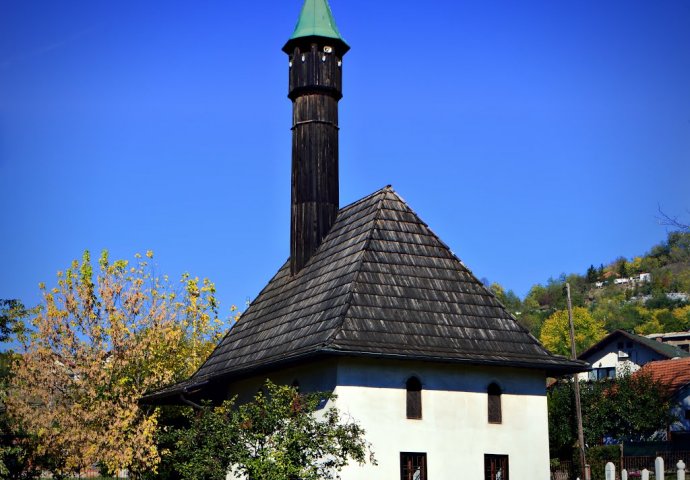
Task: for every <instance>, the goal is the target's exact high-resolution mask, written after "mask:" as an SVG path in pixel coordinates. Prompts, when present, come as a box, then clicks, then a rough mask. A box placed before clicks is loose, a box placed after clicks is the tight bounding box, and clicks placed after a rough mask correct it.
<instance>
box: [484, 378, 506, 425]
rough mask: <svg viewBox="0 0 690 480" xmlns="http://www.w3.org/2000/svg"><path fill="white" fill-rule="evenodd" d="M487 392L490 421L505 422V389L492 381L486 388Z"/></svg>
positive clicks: (495, 422)
mask: <svg viewBox="0 0 690 480" xmlns="http://www.w3.org/2000/svg"><path fill="white" fill-rule="evenodd" d="M486 394H487V400H488V401H487V403H488V408H487V418H488V421H489V423H494V424H500V423H503V405H502V401H501V396H502V395H503V390H502V389H501V387H500V386H499V385H498V384H497V383H495V382H494V383H491V384H489V386H488V387H487V388H486Z"/></svg>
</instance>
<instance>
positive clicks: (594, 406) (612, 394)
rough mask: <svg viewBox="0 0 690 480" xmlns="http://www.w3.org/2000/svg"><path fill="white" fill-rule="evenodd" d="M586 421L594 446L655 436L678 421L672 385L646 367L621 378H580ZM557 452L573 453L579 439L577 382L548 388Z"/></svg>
mask: <svg viewBox="0 0 690 480" xmlns="http://www.w3.org/2000/svg"><path fill="white" fill-rule="evenodd" d="M580 399H581V405H582V418H583V420H582V424H583V429H584V434H585V443H586V444H587V445H588V446H590V447H591V446H594V445H600V444H602V443H606V442H608V443H616V444H618V443H621V442H630V441H641V440H649V439H652V438H654V437H655V435H656V434H657V433H658V432H662V431H664V430H665V429H666V427H667V426H668V425H669V424H670V422H671V421H672V416H671V408H670V407H671V400H670V397H669V394H668V386H667V385H664V384H663V383H661V382H660V381H658V380H655V379H654V378H653V377H652V376H651V374H650V373H649V372H647V371H645V370H640V371H638V372H635V373H634V374H627V375H624V376H622V377H619V378H617V379H616V380H606V381H580ZM548 409H549V445H550V448H551V455H552V456H554V457H561V458H568V457H569V452H570V451H571V450H572V448H573V446H574V445H575V444H576V441H577V423H576V420H575V396H574V393H573V384H572V382H571V381H569V380H564V381H561V382H559V383H558V384H556V385H555V386H553V387H552V388H550V389H549V391H548Z"/></svg>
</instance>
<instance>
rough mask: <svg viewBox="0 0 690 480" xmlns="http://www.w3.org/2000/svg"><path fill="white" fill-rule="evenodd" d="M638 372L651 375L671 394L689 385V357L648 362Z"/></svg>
mask: <svg viewBox="0 0 690 480" xmlns="http://www.w3.org/2000/svg"><path fill="white" fill-rule="evenodd" d="M640 371H642V372H649V373H651V374H652V376H653V377H654V378H655V379H656V380H661V381H662V382H663V383H665V384H667V385H668V386H669V388H670V389H671V392H674V393H675V392H676V391H678V390H679V389H680V388H682V387H684V386H685V385H687V384H689V383H690V357H686V358H674V359H673V360H657V361H655V362H649V363H647V364H646V365H644V366H643V367H642V368H641V369H640Z"/></svg>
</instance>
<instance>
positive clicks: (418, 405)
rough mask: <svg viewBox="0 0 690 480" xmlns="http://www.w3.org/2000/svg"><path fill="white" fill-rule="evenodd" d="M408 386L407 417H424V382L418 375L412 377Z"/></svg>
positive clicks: (408, 381)
mask: <svg viewBox="0 0 690 480" xmlns="http://www.w3.org/2000/svg"><path fill="white" fill-rule="evenodd" d="M406 387H407V418H416V419H419V418H422V382H420V381H419V379H418V378H417V377H410V378H409V379H408V380H407V383H406Z"/></svg>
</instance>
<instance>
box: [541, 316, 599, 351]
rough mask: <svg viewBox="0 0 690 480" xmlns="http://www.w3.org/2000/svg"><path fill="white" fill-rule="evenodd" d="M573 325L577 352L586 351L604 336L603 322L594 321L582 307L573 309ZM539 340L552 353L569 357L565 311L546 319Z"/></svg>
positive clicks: (568, 328) (568, 329) (568, 332)
mask: <svg viewBox="0 0 690 480" xmlns="http://www.w3.org/2000/svg"><path fill="white" fill-rule="evenodd" d="M573 325H574V326H575V347H576V348H577V351H578V352H582V351H584V350H586V349H587V348H589V347H590V346H592V345H593V344H594V343H596V342H598V341H599V340H601V339H602V338H604V336H606V331H605V330H604V322H602V321H600V320H596V319H594V318H593V317H592V315H591V314H590V313H589V311H588V310H587V309H586V308H584V307H575V308H573ZM539 340H540V341H541V343H542V344H544V346H545V347H546V348H548V349H549V350H550V351H551V352H552V353H556V354H558V355H566V356H569V355H570V324H569V322H568V311H567V310H558V311H556V312H555V313H553V314H552V315H551V316H550V317H549V318H547V319H546V321H545V322H544V325H542V328H541V335H540V337H539Z"/></svg>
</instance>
